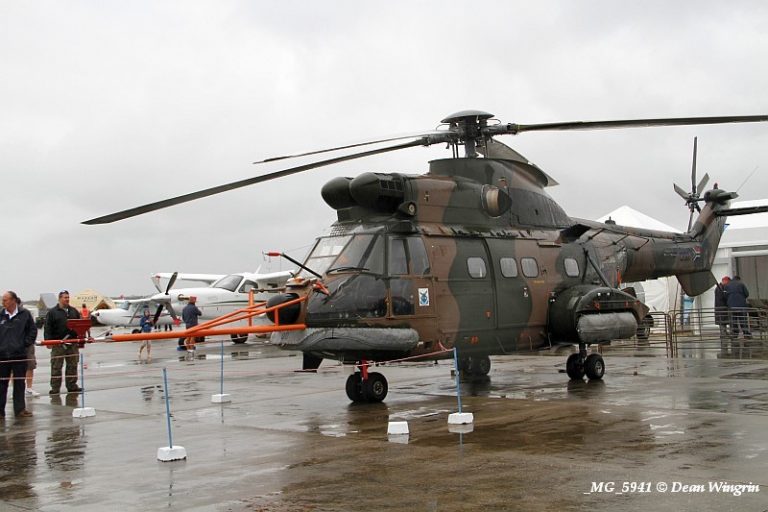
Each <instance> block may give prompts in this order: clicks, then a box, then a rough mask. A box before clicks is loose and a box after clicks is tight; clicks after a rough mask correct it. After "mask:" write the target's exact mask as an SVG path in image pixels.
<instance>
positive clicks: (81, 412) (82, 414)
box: [72, 353, 96, 418]
mask: <svg viewBox="0 0 768 512" xmlns="http://www.w3.org/2000/svg"><path fill="white" fill-rule="evenodd" d="M80 388H81V391H80V407H79V408H77V409H74V410H73V411H72V417H73V418H89V417H91V416H96V410H95V409H94V408H93V407H86V406H85V356H84V355H83V354H82V353H80Z"/></svg>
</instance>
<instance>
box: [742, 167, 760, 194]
mask: <svg viewBox="0 0 768 512" xmlns="http://www.w3.org/2000/svg"><path fill="white" fill-rule="evenodd" d="M758 167H760V166H758V165H756V166H755V168H754V169H752V172H751V173H749V176H747V177H746V178H745V179H744V181H742V182H741V185H739V188H737V189H736V192H738V191H739V190H741V187H743V186H744V185H746V184H747V182H748V181H749V179H750V178H751V177H752V176H754V174H755V172H757V169H758Z"/></svg>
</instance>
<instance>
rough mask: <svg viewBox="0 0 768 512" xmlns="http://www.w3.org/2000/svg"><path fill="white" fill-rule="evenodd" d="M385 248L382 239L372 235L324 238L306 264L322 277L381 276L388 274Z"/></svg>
mask: <svg viewBox="0 0 768 512" xmlns="http://www.w3.org/2000/svg"><path fill="white" fill-rule="evenodd" d="M382 245H383V244H382V242H381V237H379V236H376V235H369V234H368V235H367V234H362V235H354V236H337V237H328V238H321V239H320V240H319V241H318V243H317V245H316V246H315V248H314V250H313V251H312V253H311V254H310V255H309V258H307V261H306V263H305V265H306V266H307V267H309V268H311V269H312V270H314V271H315V272H317V273H319V274H325V273H336V272H349V271H364V272H366V273H371V274H379V275H380V274H383V273H384V248H383V246H382ZM304 274H306V272H302V275H304Z"/></svg>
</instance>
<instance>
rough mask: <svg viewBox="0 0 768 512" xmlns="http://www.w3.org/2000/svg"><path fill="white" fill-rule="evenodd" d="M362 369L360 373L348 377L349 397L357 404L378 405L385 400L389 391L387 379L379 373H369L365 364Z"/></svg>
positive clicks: (347, 389)
mask: <svg viewBox="0 0 768 512" xmlns="http://www.w3.org/2000/svg"><path fill="white" fill-rule="evenodd" d="M360 368H361V369H360V371H355V373H353V374H352V375H350V376H349V377H347V384H346V386H345V389H346V392H347V397H348V398H349V399H350V400H352V401H353V402H355V403H359V402H368V403H378V402H381V401H382V400H384V399H385V398H386V397H387V392H388V391H389V384H388V383H387V378H386V377H384V375H382V374H380V373H379V372H368V371H367V370H368V367H367V366H366V365H365V363H363V364H362V365H361V366H360Z"/></svg>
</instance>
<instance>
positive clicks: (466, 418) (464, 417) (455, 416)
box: [448, 345, 475, 434]
mask: <svg viewBox="0 0 768 512" xmlns="http://www.w3.org/2000/svg"><path fill="white" fill-rule="evenodd" d="M453 364H454V365H455V367H456V398H457V400H458V402H459V412H454V413H451V414H449V415H448V430H449V431H452V432H453V431H456V432H458V433H460V434H462V433H467V432H471V429H469V430H467V432H465V431H464V430H465V428H462V427H459V428H458V429H457V428H456V425H468V424H471V423H473V422H474V421H475V418H474V415H473V414H472V413H471V412H461V368H459V352H458V350H457V349H456V346H455V345H454V347H453Z"/></svg>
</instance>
